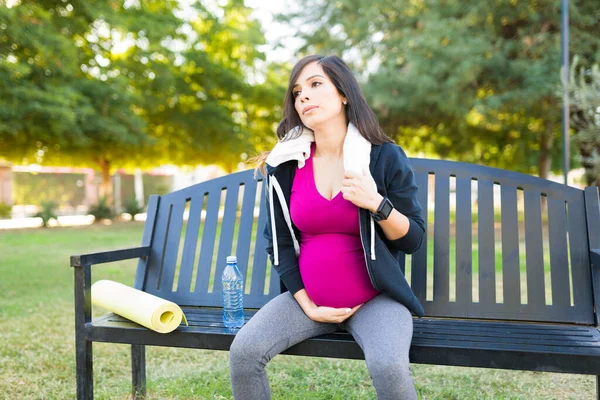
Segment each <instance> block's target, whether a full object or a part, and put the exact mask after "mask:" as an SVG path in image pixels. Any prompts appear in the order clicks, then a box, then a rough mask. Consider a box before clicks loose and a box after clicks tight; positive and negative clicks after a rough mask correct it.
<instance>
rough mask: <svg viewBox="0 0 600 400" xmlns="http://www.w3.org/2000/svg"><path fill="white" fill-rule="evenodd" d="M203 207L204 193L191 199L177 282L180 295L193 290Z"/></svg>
mask: <svg viewBox="0 0 600 400" xmlns="http://www.w3.org/2000/svg"><path fill="white" fill-rule="evenodd" d="M203 206H204V193H199V194H198V195H196V196H193V197H192V198H191V199H190V213H189V217H188V221H187V227H186V230H185V240H184V243H183V253H182V255H181V267H180V269H179V280H178V281H177V292H178V293H187V292H189V291H190V289H191V285H192V276H193V274H194V268H195V266H196V261H198V260H196V259H195V258H196V248H197V246H198V232H199V231H200V223H201V218H202V207H203Z"/></svg>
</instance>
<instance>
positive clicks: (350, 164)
mask: <svg viewBox="0 0 600 400" xmlns="http://www.w3.org/2000/svg"><path fill="white" fill-rule="evenodd" d="M298 129H299V127H296V128H294V129H292V130H290V131H289V132H288V133H287V134H286V137H287V136H290V135H293V134H294V133H296V132H298ZM314 141H315V135H314V133H313V131H311V130H310V129H307V128H304V129H303V130H302V133H301V134H300V136H298V137H297V138H295V139H290V140H284V141H280V142H278V143H277V144H276V145H275V147H274V148H273V150H272V151H271V152H270V153H269V155H268V156H267V160H266V162H267V164H269V165H270V166H271V167H276V166H278V165H280V164H282V163H284V162H286V161H290V160H297V161H298V168H303V167H304V165H305V164H306V160H307V159H308V157H310V145H311V143H312V142H314ZM343 151H344V170H345V171H354V172H358V173H360V174H362V173H363V171H364V170H367V171H368V170H369V163H370V161H371V142H369V141H368V140H367V139H365V138H364V137H363V136H362V135H361V134H360V132H359V131H358V129H357V128H356V127H355V126H354V124H352V123H349V124H348V131H347V132H346V137H345V139H344V145H343Z"/></svg>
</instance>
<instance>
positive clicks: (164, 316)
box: [92, 280, 188, 333]
mask: <svg viewBox="0 0 600 400" xmlns="http://www.w3.org/2000/svg"><path fill="white" fill-rule="evenodd" d="M92 304H94V305H97V306H100V307H102V308H105V309H107V310H109V311H112V312H114V313H115V314H119V315H120V316H122V317H124V318H127V319H129V320H131V321H133V322H137V323H138V324H140V325H142V326H145V327H146V328H148V329H152V330H153V331H156V332H158V333H169V332H172V331H174V330H175V329H177V327H178V326H179V325H180V324H181V321H182V320H183V322H184V323H185V324H186V325H187V324H188V323H187V320H186V318H185V315H184V314H183V311H181V308H180V307H179V306H178V305H177V304H175V303H173V302H172V301H168V300H165V299H161V298H160V297H156V296H154V295H151V294H148V293H146V292H142V291H141V290H137V289H134V288H132V287H129V286H126V285H123V284H121V283H118V282H113V281H108V280H100V281H98V282H96V283H94V284H93V285H92Z"/></svg>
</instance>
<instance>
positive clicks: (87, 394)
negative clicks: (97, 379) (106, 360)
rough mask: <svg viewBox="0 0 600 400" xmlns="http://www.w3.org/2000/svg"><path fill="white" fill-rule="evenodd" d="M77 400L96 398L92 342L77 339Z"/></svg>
mask: <svg viewBox="0 0 600 400" xmlns="http://www.w3.org/2000/svg"><path fill="white" fill-rule="evenodd" d="M75 352H76V353H77V355H76V360H77V361H76V368H77V400H92V399H93V398H94V370H93V364H92V356H93V355H92V342H88V341H87V340H83V339H76V344H75Z"/></svg>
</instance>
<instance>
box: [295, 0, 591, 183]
mask: <svg viewBox="0 0 600 400" xmlns="http://www.w3.org/2000/svg"><path fill="white" fill-rule="evenodd" d="M559 5H560V4H559V3H557V2H556V1H554V0H539V1H536V2H530V1H516V0H515V1H510V2H508V1H500V2H481V1H476V0H467V1H459V0H449V1H441V0H432V1H425V2H423V1H411V2H388V1H383V0H375V1H372V0H307V1H305V2H303V3H302V8H301V9H300V8H299V10H298V11H295V12H292V13H290V14H288V15H287V17H286V18H284V20H286V21H288V22H290V23H293V24H294V26H298V27H299V31H300V32H298V34H297V35H296V36H299V37H302V38H303V39H304V43H305V45H304V47H303V48H302V49H301V52H302V53H314V52H318V53H323V54H328V53H337V54H341V55H343V56H345V59H347V60H349V61H350V62H351V64H353V65H354V69H355V70H356V71H358V73H359V76H360V77H362V80H363V81H364V90H365V94H366V96H367V98H368V100H369V103H370V104H371V105H372V106H373V107H374V109H375V110H376V112H377V113H378V116H379V118H380V121H381V124H382V127H383V129H384V130H385V131H386V132H387V133H388V134H390V135H391V136H393V137H395V138H396V139H397V141H398V142H399V143H400V144H402V145H403V146H404V147H406V148H407V150H409V151H412V152H414V153H425V154H434V155H437V156H441V157H443V158H454V159H460V160H462V161H469V162H475V163H483V164H487V165H492V166H497V167H503V168H508V169H513V170H519V171H523V172H534V170H535V168H536V167H535V166H536V165H537V166H538V167H537V168H538V171H539V173H540V174H541V175H543V174H544V173H545V172H547V170H548V167H549V166H550V165H549V163H548V159H549V158H552V159H555V160H557V162H556V163H555V164H554V165H553V167H554V168H558V167H559V166H560V163H559V160H560V157H558V155H559V154H560V146H557V144H558V143H559V139H558V138H559V136H560V131H561V129H560V128H561V123H560V122H561V112H560V109H561V104H562V102H561V100H560V97H559V96H557V95H556V93H557V92H558V91H559V89H560V86H561V81H560V64H561V61H560V60H561V58H560V26H561V25H560V23H561V22H560V9H559ZM315 15H320V16H323V18H314V16H315ZM594 16H595V17H594ZM570 21H571V32H572V35H573V37H577V38H578V39H579V40H578V42H577V43H575V41H573V47H572V48H576V49H578V50H577V51H582V53H581V54H583V53H585V57H584V58H585V59H586V61H593V60H594V59H596V60H597V59H598V58H599V57H600V53H599V52H598V51H597V49H598V45H597V44H598V42H597V37H598V33H599V31H598V18H597V11H596V9H595V8H594V6H592V5H591V4H590V2H584V1H572V2H570Z"/></svg>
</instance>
